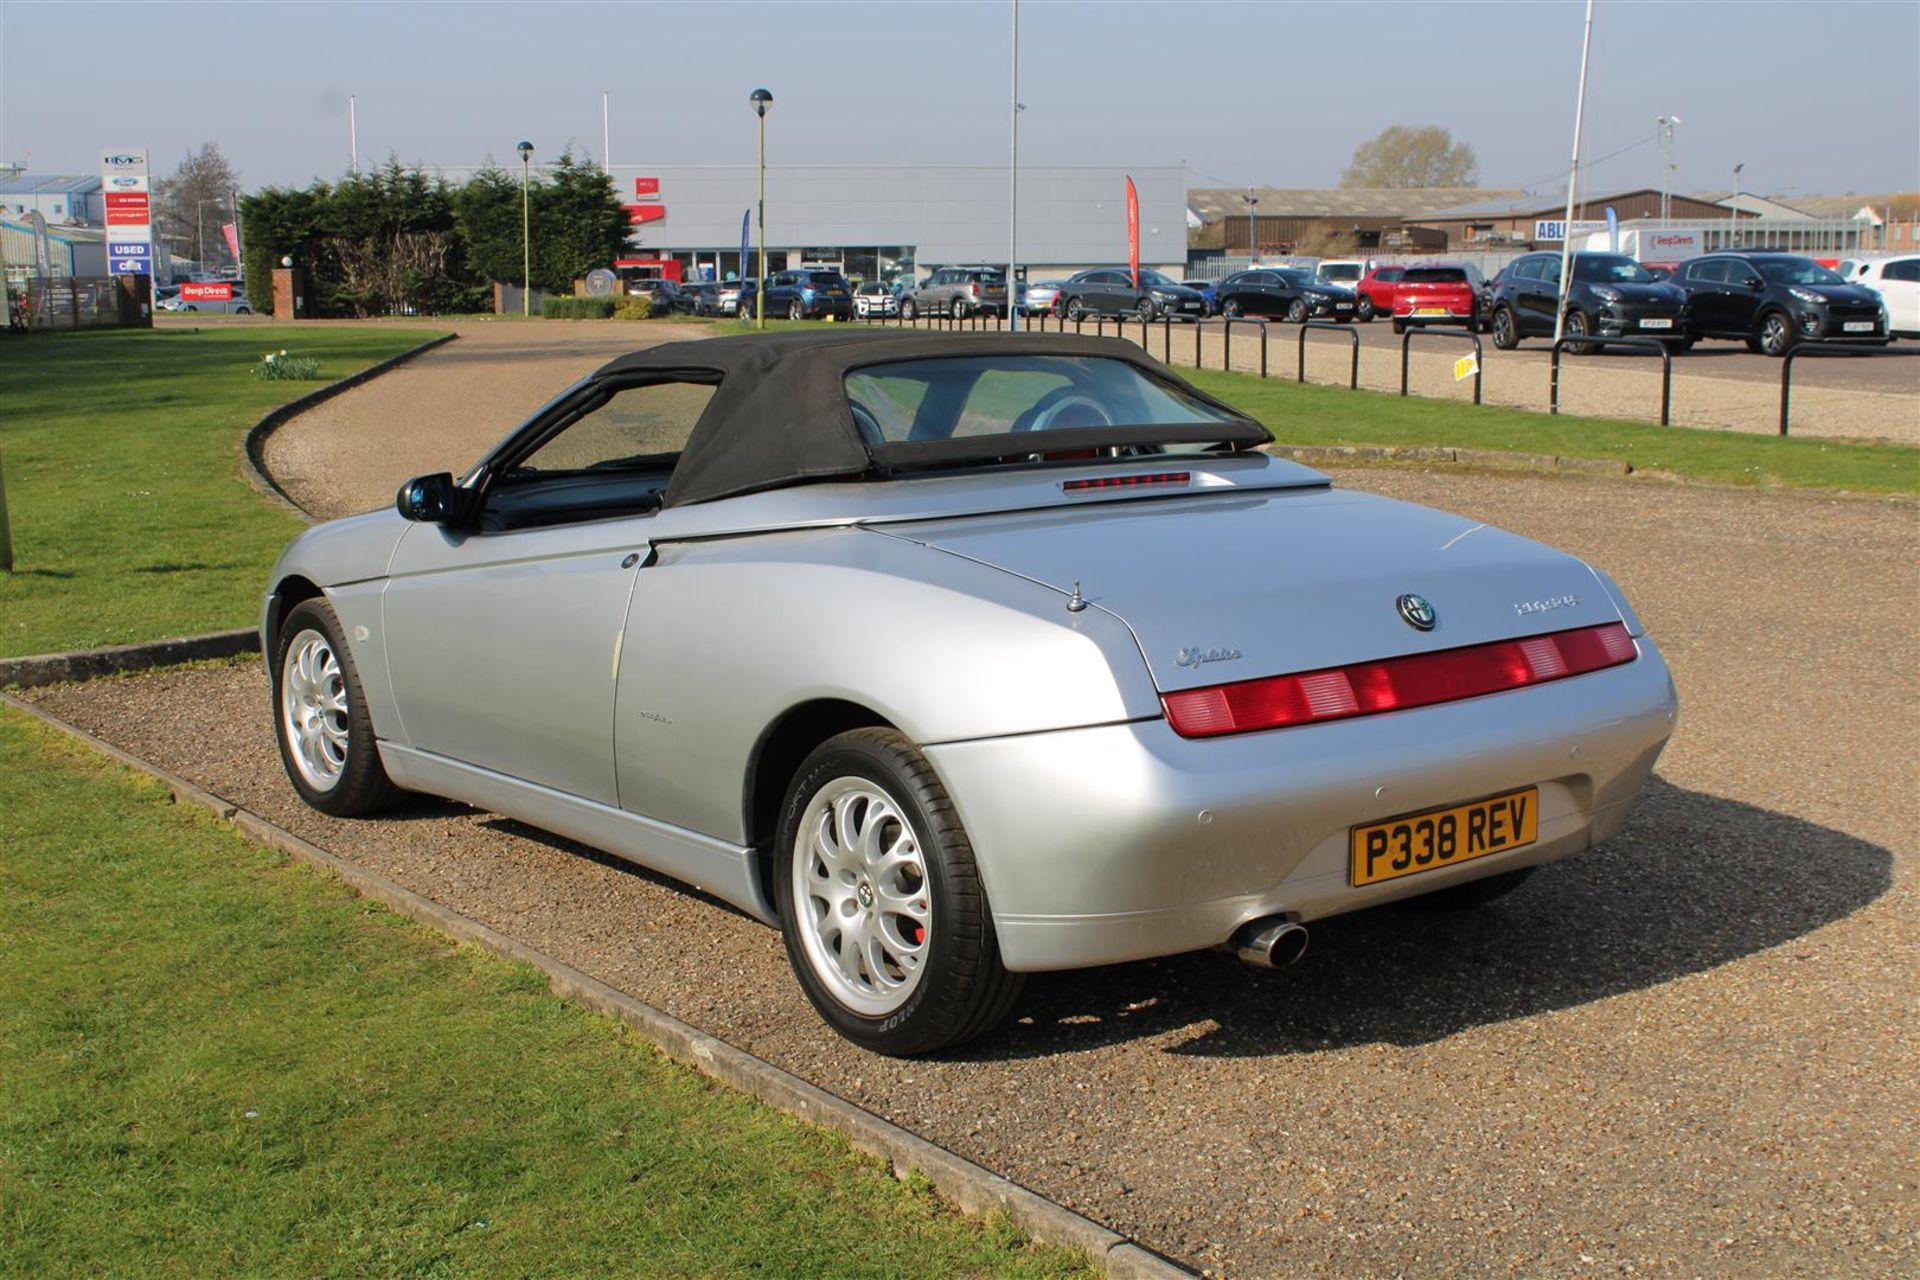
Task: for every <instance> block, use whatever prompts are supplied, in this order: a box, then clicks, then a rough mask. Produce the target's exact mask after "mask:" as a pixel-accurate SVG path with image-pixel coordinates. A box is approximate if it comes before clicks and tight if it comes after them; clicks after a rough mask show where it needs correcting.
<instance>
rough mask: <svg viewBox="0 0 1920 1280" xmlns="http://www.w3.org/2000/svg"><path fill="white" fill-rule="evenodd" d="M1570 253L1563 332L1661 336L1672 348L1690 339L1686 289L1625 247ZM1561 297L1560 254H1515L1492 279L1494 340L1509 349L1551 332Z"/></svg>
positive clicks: (1574, 335) (1569, 334)
mask: <svg viewBox="0 0 1920 1280" xmlns="http://www.w3.org/2000/svg"><path fill="white" fill-rule="evenodd" d="M1572 261H1573V266H1572V277H1573V278H1572V281H1571V283H1570V284H1569V285H1568V288H1567V319H1566V327H1565V330H1564V332H1565V334H1566V336H1567V337H1569V338H1581V337H1587V336H1593V337H1597V338H1658V339H1660V340H1661V341H1663V342H1665V343H1666V344H1667V346H1668V347H1669V348H1670V349H1672V350H1674V351H1685V350H1687V349H1688V348H1689V347H1691V346H1692V345H1693V339H1694V330H1693V319H1692V316H1691V315H1690V314H1689V312H1688V309H1687V295H1686V294H1685V293H1684V292H1683V291H1682V290H1681V289H1680V288H1679V287H1678V286H1676V285H1672V284H1667V283H1663V282H1661V281H1659V280H1656V279H1655V278H1654V276H1653V273H1652V272H1650V271H1648V270H1647V269H1646V268H1645V267H1643V266H1641V265H1640V264H1639V263H1638V262H1635V261H1634V260H1633V259H1632V258H1629V257H1628V256H1627V255H1626V254H1624V253H1576V254H1574V255H1573V260H1572ZM1559 302H1560V255H1559V254H1557V253H1551V252H1548V253H1529V254H1523V255H1522V256H1520V257H1518V258H1515V259H1514V260H1513V261H1512V262H1509V263H1508V264H1507V265H1506V266H1505V267H1504V268H1502V269H1501V271H1500V274H1499V275H1497V276H1495V277H1494V280H1493V288H1492V296H1491V298H1490V299H1489V303H1490V305H1491V306H1492V308H1493V311H1492V314H1491V315H1490V316H1489V317H1488V320H1487V327H1488V328H1490V329H1492V330H1493V345H1494V346H1496V347H1499V348H1500V349H1501V350H1502V351H1511V350H1513V349H1514V348H1515V347H1517V346H1519V345H1520V341H1521V339H1523V338H1535V337H1540V338H1550V337H1552V336H1553V321H1554V313H1555V311H1556V309H1557V308H1558V306H1559ZM1580 349H1582V348H1575V350H1580Z"/></svg>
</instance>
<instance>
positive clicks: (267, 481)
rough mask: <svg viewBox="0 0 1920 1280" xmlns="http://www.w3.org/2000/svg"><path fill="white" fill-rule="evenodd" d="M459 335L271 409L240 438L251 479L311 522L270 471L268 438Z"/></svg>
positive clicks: (429, 343) (445, 337) (432, 342)
mask: <svg viewBox="0 0 1920 1280" xmlns="http://www.w3.org/2000/svg"><path fill="white" fill-rule="evenodd" d="M459 336H460V335H459V334H457V333H443V334H441V335H440V336H439V337H437V338H434V339H432V340H430V341H427V342H423V343H421V344H420V345H419V346H417V347H412V348H409V349H408V350H406V351H402V352H401V353H400V354H399V355H397V356H391V357H389V358H388V359H385V360H382V361H381V362H380V363H378V364H374V365H369V366H367V367H366V368H364V369H362V370H361V371H360V372H358V373H355V374H350V375H348V376H347V377H344V378H342V379H340V381H338V382H329V383H328V384H327V385H326V386H324V387H321V388H320V389H319V390H318V391H312V392H309V393H308V394H306V395H304V396H301V397H300V398H299V399H298V400H290V401H288V402H287V403H286V404H283V405H281V406H280V407H279V408H277V409H274V410H271V411H270V412H269V413H268V414H267V415H266V416H265V417H263V418H261V419H260V421H258V422H256V423H254V424H253V425H252V426H251V427H248V428H247V434H246V436H245V437H244V438H243V439H242V441H241V460H242V464H241V465H242V466H243V467H244V469H245V470H246V473H247V480H248V482H249V483H251V484H252V485H253V487H254V488H255V489H258V490H259V491H260V492H261V493H262V494H263V495H265V496H266V497H267V499H268V500H270V501H272V502H275V503H278V504H279V505H280V506H282V507H285V508H286V509H287V510H288V511H291V512H292V513H293V514H294V515H297V516H299V517H300V518H301V519H302V520H304V521H306V522H307V523H308V524H312V523H313V516H312V514H311V513H309V512H308V511H307V510H306V509H304V508H303V507H301V505H300V504H299V503H297V502H295V501H294V500H293V497H292V495H290V494H289V493H288V492H287V491H286V490H285V489H282V488H281V487H280V482H279V481H277V480H275V479H274V478H273V475H272V473H271V472H269V471H268V470H267V440H268V438H269V437H270V436H272V435H273V433H274V432H276V431H278V430H279V429H280V428H281V427H283V426H285V425H286V424H287V423H288V422H289V421H291V420H292V419H294V418H296V417H298V416H299V415H300V414H303V413H305V412H306V411H307V410H309V409H311V408H313V407H314V406H315V405H318V404H324V403H325V402H326V401H328V400H331V399H333V398H334V397H335V396H337V395H339V394H340V393H341V392H343V391H351V390H353V389H354V388H355V387H357V386H359V385H360V384H361V383H363V382H370V381H372V380H373V379H374V378H377V377H379V376H380V375H381V374H383V373H386V372H388V371H389V370H391V369H397V368H399V367H400V366H401V365H403V364H405V363H406V362H407V361H409V360H412V359H414V358H415V357H417V356H423V355H425V354H426V353H427V352H429V351H432V350H433V349H434V348H435V347H443V346H445V345H446V344H447V343H449V342H452V341H453V340H454V339H455V338H457V337H459Z"/></svg>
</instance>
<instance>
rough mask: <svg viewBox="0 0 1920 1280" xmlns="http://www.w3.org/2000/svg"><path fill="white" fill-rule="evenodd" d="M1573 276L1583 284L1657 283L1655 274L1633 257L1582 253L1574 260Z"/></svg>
mask: <svg viewBox="0 0 1920 1280" xmlns="http://www.w3.org/2000/svg"><path fill="white" fill-rule="evenodd" d="M1573 278H1574V279H1575V280H1578V281H1580V282H1581V283H1583V284H1655V283H1657V281H1656V279H1655V277H1654V274H1653V273H1652V272H1651V271H1648V270H1647V269H1646V268H1645V267H1643V266H1641V265H1640V264H1639V263H1637V262H1635V261H1634V260H1633V259H1632V258H1613V257H1607V258H1590V257H1588V256H1587V255H1586V254H1581V255H1580V256H1579V257H1577V258H1575V259H1574V260H1573Z"/></svg>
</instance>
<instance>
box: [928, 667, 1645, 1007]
mask: <svg viewBox="0 0 1920 1280" xmlns="http://www.w3.org/2000/svg"><path fill="white" fill-rule="evenodd" d="M1639 645H1640V657H1639V658H1638V659H1637V660H1635V661H1634V662H1632V663H1629V664H1627V665H1625V666H1621V667H1614V668H1610V669H1608V670H1606V671H1601V672H1595V673H1593V674H1591V675H1586V676H1578V677H1575V678H1572V679H1568V680H1562V681H1558V682H1555V683H1553V684H1548V685H1540V686H1536V687H1533V688H1530V689H1522V690H1516V691H1514V692H1512V693H1504V694H1495V695H1491V696H1489V697H1483V698H1475V699H1471V700H1468V701H1465V702H1457V703H1449V704H1445V705H1441V706H1434V707H1426V708H1421V709H1419V710H1415V711H1406V712H1397V713H1393V714H1389V715H1382V716H1370V717H1364V718H1360V719H1355V720H1347V721H1338V722H1333V723H1328V724H1321V725H1313V726H1304V727H1301V728H1297V729H1283V730H1275V731H1270V732H1266V733H1251V734H1245V735H1240V736H1237V737H1231V738H1215V739H1210V740H1206V741H1193V740H1188V739H1184V738H1181V737H1179V736H1178V735H1177V734H1175V733H1174V732H1173V730H1172V729H1171V728H1170V727H1169V726H1168V725H1167V724H1166V722H1165V721H1163V720H1150V721H1138V722H1134V723H1129V724H1121V725H1107V726H1102V727H1098V728H1091V729H1078V730H1066V731H1062V732H1058V733H1046V734H1032V735H1026V736H1023V737H1018V738H997V739H986V740H979V741H974V742H964V743H951V744H946V745H940V746H933V747H929V748H927V749H926V754H927V757H928V759H929V760H930V761H931V762H932V763H933V766H934V768H935V769H936V770H937V771H938V772H939V773H940V775H941V777H942V779H943V780H944V781H945V783H946V786H947V789H948V791H949V792H950V793H951V795H952V796H953V798H954V802H955V804H956V806H957V807H958V809H959V811H960V816H961V819H962V821H963V822H964V823H965V824H966V827H967V831H968V834H969V836H970V837H971V840H972V843H973V847H974V852H975V857H976V859H977V860H978V863H979V867H980V872H981V876H982V878H983V879H984V881H985V884H986V889H987V895H988V900H989V901H990V902H991V903H992V905H993V916H994V922H995V926H996V929H997V931H998V933H999V939H1000V946H1001V951H1002V954H1003V957H1004V958H1005V960H1006V963H1007V965H1008V967H1009V968H1011V969H1014V970H1022V971H1032V970H1047V969H1069V968H1078V967H1083V966H1087V965H1100V964H1113V963H1118V962H1121V961H1127V960H1138V959H1145V958H1149V957H1153V956H1162V955H1172V954H1176V953H1179V952H1184V951H1193V950H1199V949H1202V948H1206V947H1211V946H1216V945H1218V944H1220V943H1223V942H1225V941H1226V940H1227V938H1228V937H1230V936H1231V935H1232V934H1233V932H1234V930H1235V929H1237V928H1238V927H1239V926H1240V925H1241V924H1244V923H1246V922H1247V921H1249V920H1253V919H1257V918H1259V917H1262V916H1268V915H1274V914H1278V913H1282V912H1291V913H1293V914H1295V915H1298V916H1299V917H1300V918H1301V919H1303V920H1313V919H1317V918H1321V917H1325V916H1331V915H1337V914H1340V913H1342V912H1346V911H1352V910H1355V909H1357V908H1361V907H1367V906H1373V905H1375V904H1377V903H1382V902H1388V901H1392V900H1395V899H1398V898H1407V897H1413V896H1416V895H1418V894H1422V893H1425V892H1428V891H1430V890H1433V889H1439V888H1444V887H1446V886H1448V885H1451V884H1459V883H1462V882H1464V881H1468V880H1474V879H1478V878H1480V877H1482V876H1485V875H1490V874H1493V873H1495V872H1498V871H1504V870H1509V869H1511V868H1515V867H1521V866H1529V865H1533V864H1536V863H1542V862H1549V861H1553V860H1555V859H1558V858H1563V857H1567V856H1569V855H1572V854H1575V853H1579V852H1582V851H1583V850H1586V849H1589V848H1591V847H1593V846H1594V845H1596V844H1598V843H1600V842H1601V841H1603V840H1606V839H1608V838H1609V837H1611V836H1612V835H1614V834H1615V833H1616V832H1617V831H1619V829H1620V827H1621V826H1622V825H1623V824H1624V823H1625V821H1626V818H1627V815H1628V812H1629V811H1630V809H1631V805H1632V801H1633V799H1634V797H1635V796H1636V795H1637V794H1638V793H1639V791H1640V788H1641V786H1642V785H1643V784H1644V783H1645V782H1646V780H1647V777H1648V775H1649V774H1650V773H1651V771H1652V769H1653V765H1654V761H1655V760H1656V759H1658V758H1659V755H1660V752H1661V750H1662V748H1663V747H1665V745H1666V742H1667V739H1668V737H1669V736H1670V735H1671V733H1672V731H1673V722H1674V717H1675V714H1676V702H1675V696H1674V690H1673V683H1672V680H1671V678H1670V677H1669V675H1668V673H1667V667H1666V664H1665V662H1664V661H1663V660H1662V659H1661V657H1660V654H1659V652H1658V650H1657V649H1655V648H1654V646H1653V645H1652V644H1651V643H1650V642H1649V641H1647V640H1645V639H1642V640H1640V641H1639ZM1525 786H1537V787H1539V789H1540V808H1539V819H1540V821H1539V838H1538V839H1537V840H1536V841H1535V842H1534V843H1533V844H1532V845H1529V846H1527V847H1525V848H1522V849H1517V850H1512V851H1510V852H1507V853H1503V854H1496V855H1493V856H1490V857H1484V858H1478V859H1475V860H1473V861H1472V862H1468V863H1462V864H1457V865H1454V866H1449V867H1444V868H1440V869H1435V870H1431V871H1427V872H1423V873H1420V874H1417V875H1413V876H1408V877H1405V878H1402V879H1398V880H1392V881H1387V882H1384V883H1380V884H1374V885H1368V886H1365V887H1361V888H1355V887H1353V886H1351V885H1349V884H1348V874H1347V833H1348V830H1349V829H1350V828H1351V827H1353V826H1354V825H1356V824H1360V823H1367V822H1373V821H1377V820H1380V819H1384V818H1389V817H1394V816H1397V815H1401V814H1410V813H1417V812H1420V811H1423V810H1426V809H1431V808H1438V807H1441V806H1445V805H1450V804H1455V803H1459V802H1463V801H1466V800H1471V799H1474V798H1476V797H1480V796H1486V795H1492V794H1496V793H1498V792H1501V791H1505V790H1509V789H1514V788H1519V787H1525Z"/></svg>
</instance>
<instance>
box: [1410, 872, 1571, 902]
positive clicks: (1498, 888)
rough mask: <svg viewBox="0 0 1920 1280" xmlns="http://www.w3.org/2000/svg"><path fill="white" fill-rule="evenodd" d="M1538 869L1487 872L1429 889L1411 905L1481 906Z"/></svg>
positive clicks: (1503, 893)
mask: <svg viewBox="0 0 1920 1280" xmlns="http://www.w3.org/2000/svg"><path fill="white" fill-rule="evenodd" d="M1538 870H1539V868H1538V867H1516V868H1514V869H1513V870H1512V871H1496V872H1495V873H1494V874H1492V875H1490V876H1483V877H1481V878H1480V879H1478V880H1469V881H1467V882H1466V883H1465V884H1456V885H1449V886H1448V887H1447V888H1445V889H1436V890H1434V891H1433V892H1432V893H1427V894H1422V895H1421V896H1420V897H1418V898H1413V899H1410V901H1411V903H1412V905H1414V906H1416V907H1419V908H1420V909H1421V910H1423V911H1466V910H1470V909H1472V908H1474V907H1484V906H1485V905H1487V903H1489V902H1492V901H1494V900H1495V899H1497V898H1504V897H1506V896H1507V895H1508V894H1510V893H1512V892H1513V891H1514V890H1515V889H1518V888H1519V887H1520V886H1521V885H1523V884H1525V883H1526V882H1527V881H1528V880H1529V879H1530V878H1531V877H1532V875H1533V873H1534V872H1535V871H1538Z"/></svg>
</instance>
